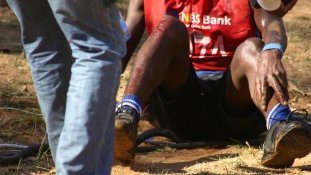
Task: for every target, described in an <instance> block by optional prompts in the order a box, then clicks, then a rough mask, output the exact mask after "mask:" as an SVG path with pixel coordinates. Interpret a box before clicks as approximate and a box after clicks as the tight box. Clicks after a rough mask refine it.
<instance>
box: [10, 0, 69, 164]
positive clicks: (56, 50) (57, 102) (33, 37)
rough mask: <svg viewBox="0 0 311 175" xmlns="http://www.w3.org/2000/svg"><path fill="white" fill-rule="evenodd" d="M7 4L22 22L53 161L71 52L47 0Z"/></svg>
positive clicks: (11, 0) (24, 41) (62, 113)
mask: <svg viewBox="0 0 311 175" xmlns="http://www.w3.org/2000/svg"><path fill="white" fill-rule="evenodd" d="M8 4H9V5H10V7H11V9H12V10H13V11H14V13H15V14H16V16H17V18H18V20H19V22H20V24H21V32H22V44H23V47H24V49H25V53H26V57H27V59H28V62H29V64H30V69H31V73H32V78H33V80H34V85H35V87H36V92H37V96H38V99H39V103H40V107H41V110H42V113H43V116H44V119H45V122H46V126H47V133H48V139H49V145H50V149H51V152H52V157H53V159H54V161H55V158H56V147H57V145H58V140H59V136H60V132H61V130H62V127H63V122H64V115H65V109H66V98H67V90H68V84H69V80H70V75H71V73H70V68H71V65H72V61H71V52H70V49H69V46H68V42H67V40H66V38H65V36H64V34H63V32H62V31H61V30H60V28H59V26H58V24H57V22H56V20H55V18H54V16H53V13H52V11H51V9H50V7H49V4H48V2H47V1H44V0H31V1H24V0H8Z"/></svg>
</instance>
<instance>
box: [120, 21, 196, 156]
mask: <svg viewBox="0 0 311 175" xmlns="http://www.w3.org/2000/svg"><path fill="white" fill-rule="evenodd" d="M189 64H190V61H189V39H188V31H187V29H186V27H185V26H184V24H183V23H182V22H180V21H179V20H178V19H176V18H174V17H171V16H165V17H164V18H163V19H162V20H161V21H160V23H159V24H158V26H157V27H155V29H154V30H153V32H152V33H151V35H150V36H149V38H148V39H147V41H146V42H145V43H144V45H143V46H142V48H141V49H140V51H139V52H138V54H137V57H136V60H135V62H134V65H133V69H132V73H131V76H130V78H129V81H128V84H127V86H126V89H125V92H124V94H125V97H127V95H134V98H135V100H136V99H137V98H138V99H139V100H138V101H141V103H142V104H144V103H146V101H147V100H148V98H149V96H150V95H151V94H152V92H153V91H154V90H155V89H156V88H160V89H161V92H162V93H163V94H162V95H164V97H165V98H167V99H171V98H173V97H174V96H175V94H176V92H177V91H178V90H179V88H180V87H181V86H182V85H183V84H184V83H185V82H186V79H187V77H188V68H189ZM131 98H132V97H131ZM131 100H132V99H131ZM119 104H120V108H121V110H120V112H119V114H118V115H117V117H116V122H115V127H116V130H115V131H116V136H115V157H116V158H118V159H123V160H127V159H133V158H134V152H133V149H132V148H133V146H134V144H135V141H136V137H137V131H136V127H137V125H136V123H138V120H139V119H137V117H136V121H135V119H134V118H133V120H134V121H133V120H132V119H129V118H131V116H133V115H134V113H132V112H131V111H128V110H125V108H126V107H123V106H122V101H121V102H119ZM122 108H123V109H124V110H122ZM117 113H118V111H117ZM137 113H138V115H139V116H138V117H140V115H141V114H140V112H137V111H136V114H137Z"/></svg>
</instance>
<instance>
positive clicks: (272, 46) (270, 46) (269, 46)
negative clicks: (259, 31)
mask: <svg viewBox="0 0 311 175" xmlns="http://www.w3.org/2000/svg"><path fill="white" fill-rule="evenodd" d="M271 49H278V50H279V51H280V53H281V58H282V57H283V54H284V51H283V48H282V46H281V45H280V44H278V43H269V44H266V45H265V46H264V47H263V48H262V51H261V52H263V51H265V50H271Z"/></svg>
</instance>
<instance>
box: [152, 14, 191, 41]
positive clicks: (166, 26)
mask: <svg viewBox="0 0 311 175" xmlns="http://www.w3.org/2000/svg"><path fill="white" fill-rule="evenodd" d="M152 36H154V37H165V38H166V39H168V38H173V39H175V40H177V42H178V40H180V39H187V40H188V30H187V28H186V26H185V24H184V23H182V22H181V21H180V20H179V19H177V18H176V17H173V16H169V15H166V16H164V17H163V18H162V19H161V20H160V22H159V24H158V25H157V26H156V27H155V28H154V29H153V31H152V33H151V37H152Z"/></svg>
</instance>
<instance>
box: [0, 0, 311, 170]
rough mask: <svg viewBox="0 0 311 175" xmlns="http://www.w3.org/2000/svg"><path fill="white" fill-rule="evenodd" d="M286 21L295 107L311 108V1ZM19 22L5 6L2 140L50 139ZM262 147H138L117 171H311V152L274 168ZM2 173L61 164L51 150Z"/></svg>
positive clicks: (302, 1) (0, 12)
mask: <svg viewBox="0 0 311 175" xmlns="http://www.w3.org/2000/svg"><path fill="white" fill-rule="evenodd" d="M127 2H128V1H126V0H123V4H122V5H121V6H120V7H121V8H122V12H123V13H125V12H126V7H127ZM0 5H1V4H0ZM284 23H285V26H286V30H287V35H288V38H289V44H288V47H287V50H286V53H285V55H284V58H283V60H284V61H283V62H284V65H285V67H286V70H287V73H288V79H289V90H290V107H291V108H292V109H298V108H305V109H306V110H307V111H308V112H309V113H311V44H310V39H311V2H310V1H309V0H299V1H298V3H297V5H296V7H295V8H294V9H293V10H292V11H291V12H290V13H289V14H287V16H286V17H284ZM19 27H20V26H19V23H18V21H17V20H16V18H15V16H14V14H13V13H12V12H11V11H10V9H9V8H8V7H1V6H0V51H2V53H0V82H1V83H0V144H3V143H15V144H20V145H31V144H37V143H41V142H42V141H44V140H45V139H44V134H45V127H44V121H43V120H42V117H41V116H40V110H39V106H38V102H37V99H36V94H35V90H34V87H33V82H32V79H31V75H30V70H29V67H28V63H27V60H26V59H25V55H24V53H23V48H22V46H21V43H20V29H19ZM133 58H135V55H134V57H133ZM130 71H131V66H129V67H128V68H127V70H126V71H125V73H124V74H123V75H122V77H121V78H122V80H121V84H120V88H119V92H118V95H117V100H119V99H120V98H121V97H122V95H123V91H124V88H125V84H126V80H127V78H128V76H129V74H130ZM8 108H10V109H8ZM11 108H14V109H11ZM20 110H25V111H28V112H31V113H33V114H29V113H26V112H23V111H20ZM308 119H311V115H309V116H308ZM149 128H151V126H150V125H149V123H148V122H146V121H142V122H141V123H140V127H139V131H140V132H142V131H145V130H147V129H149ZM262 153H263V150H262V145H261V144H259V145H257V146H247V145H246V146H245V145H240V144H236V145H231V146H226V147H205V148H198V149H181V150H177V149H170V148H165V149H160V150H157V151H153V152H148V153H146V152H145V153H137V154H136V157H135V159H134V160H132V161H129V162H120V161H118V160H115V161H114V165H113V167H112V175H123V174H126V175H134V174H146V175H149V174H196V175H204V174H311V154H309V155H308V156H307V157H304V158H301V159H297V160H296V161H295V163H294V165H293V166H292V167H289V168H281V169H274V168H266V167H264V166H261V165H260V159H261V156H262ZM2 174H3V175H6V174H23V175H27V174H40V175H50V174H55V169H54V165H53V162H52V161H51V157H50V156H46V157H44V158H43V159H40V160H39V161H38V160H36V159H35V158H27V159H26V160H23V161H21V163H20V164H18V165H14V166H13V165H12V166H0V175H2Z"/></svg>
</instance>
